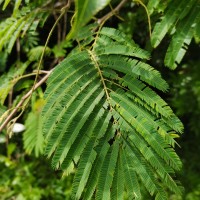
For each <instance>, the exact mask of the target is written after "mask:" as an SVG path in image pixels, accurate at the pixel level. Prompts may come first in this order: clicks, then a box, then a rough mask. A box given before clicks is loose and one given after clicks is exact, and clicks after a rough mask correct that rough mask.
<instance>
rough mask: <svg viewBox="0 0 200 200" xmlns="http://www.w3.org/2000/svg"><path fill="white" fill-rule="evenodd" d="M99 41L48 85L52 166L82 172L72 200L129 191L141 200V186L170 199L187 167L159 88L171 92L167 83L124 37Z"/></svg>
mask: <svg viewBox="0 0 200 200" xmlns="http://www.w3.org/2000/svg"><path fill="white" fill-rule="evenodd" d="M94 34H95V33H94ZM94 34H92V35H94ZM92 35H90V38H93V41H94V42H93V45H92V48H90V46H87V45H85V44H84V41H83V44H84V45H83V46H82V48H81V50H80V49H79V50H78V49H76V50H75V51H72V53H70V54H69V56H68V57H67V58H66V59H65V60H63V61H62V62H61V63H60V64H59V65H58V66H57V67H56V68H55V70H54V71H53V72H52V74H51V75H50V78H49V79H48V81H47V90H46V92H45V101H46V104H45V106H44V109H43V111H42V116H43V120H44V121H43V131H44V137H45V140H46V142H47V146H46V150H45V153H46V155H47V156H48V157H52V166H53V167H54V168H61V169H63V170H64V171H65V170H66V173H70V172H72V171H73V170H74V168H75V166H77V171H76V174H75V178H74V183H73V190H72V198H73V199H87V200H88V199H91V198H92V197H95V199H106V200H107V199H123V197H124V193H125V192H126V193H127V196H128V198H129V199H132V198H135V199H141V198H142V193H141V191H140V187H139V184H140V183H142V184H144V186H145V187H146V189H147V191H149V193H150V194H151V195H155V196H156V198H157V199H161V197H162V199H166V198H167V197H166V194H165V188H168V189H169V190H171V191H172V192H175V193H178V194H179V193H181V191H180V188H179V186H178V185H177V183H176V182H175V181H174V180H173V179H172V177H171V175H174V172H175V171H176V170H180V168H181V162H180V159H179V158H178V156H177V155H176V153H175V152H174V150H173V148H172V146H174V144H175V141H174V139H173V137H172V136H171V135H170V134H169V131H172V130H174V131H177V132H182V128H183V127H182V124H181V122H180V121H179V119H178V118H177V117H176V116H175V115H174V113H173V111H172V110H171V109H170V108H169V106H168V105H167V103H166V102H165V101H164V100H162V99H161V97H159V96H158V95H157V94H156V93H155V92H154V91H153V89H152V88H153V87H155V88H158V89H160V90H163V91H166V90H167V88H168V85H167V83H166V82H165V81H164V80H163V79H162V77H161V75H160V73H159V72H158V71H156V70H155V69H154V68H153V67H151V66H150V65H148V64H146V63H145V62H144V59H145V58H146V59H148V58H149V55H148V53H147V52H146V51H144V50H142V49H140V48H139V47H138V45H136V44H135V43H134V42H133V41H131V40H130V39H129V38H127V37H126V36H125V35H124V34H123V33H121V32H119V31H117V30H115V29H109V28H103V29H102V30H101V31H100V32H99V33H98V35H97V36H94V37H93V36H92ZM90 43H91V42H90ZM109 43H110V44H111V45H110V46H108V44H109ZM141 60H143V61H141ZM120 177H121V178H120ZM119 178H120V179H121V180H122V182H121V183H120V179H119ZM160 181H161V182H162V184H160Z"/></svg>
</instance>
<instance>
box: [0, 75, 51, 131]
mask: <svg viewBox="0 0 200 200" xmlns="http://www.w3.org/2000/svg"><path fill="white" fill-rule="evenodd" d="M51 72H52V71H49V73H48V74H47V75H46V76H44V77H43V78H42V79H41V80H40V81H39V82H38V83H36V84H35V85H34V86H33V88H32V89H31V90H29V91H28V92H27V93H26V94H25V95H24V96H23V97H22V98H21V100H20V102H19V103H18V104H17V106H16V107H15V108H14V109H13V111H12V112H11V113H10V114H9V115H8V117H7V118H6V120H5V121H4V122H3V123H2V125H1V126H0V132H1V131H2V130H3V128H5V126H6V125H7V124H8V123H9V121H10V120H11V119H12V117H13V116H14V114H15V113H16V112H17V111H18V109H19V108H20V107H21V106H22V105H23V103H24V101H25V100H26V99H27V98H29V97H30V96H31V95H32V92H33V91H35V90H36V89H37V88H38V87H40V86H41V85H42V84H43V83H44V82H45V81H46V80H47V78H48V77H49V75H50V74H51Z"/></svg>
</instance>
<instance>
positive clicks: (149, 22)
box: [133, 0, 151, 38]
mask: <svg viewBox="0 0 200 200" xmlns="http://www.w3.org/2000/svg"><path fill="white" fill-rule="evenodd" d="M133 1H135V2H138V3H139V4H140V5H141V6H142V7H143V8H144V9H145V12H146V14H147V19H148V25H149V37H150V38H151V18H150V15H149V11H148V9H147V7H146V5H145V4H144V3H143V2H142V1H141V0H133Z"/></svg>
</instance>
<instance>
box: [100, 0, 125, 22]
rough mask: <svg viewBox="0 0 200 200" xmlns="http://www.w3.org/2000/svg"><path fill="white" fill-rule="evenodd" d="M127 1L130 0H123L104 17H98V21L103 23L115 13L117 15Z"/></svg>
mask: <svg viewBox="0 0 200 200" xmlns="http://www.w3.org/2000/svg"><path fill="white" fill-rule="evenodd" d="M127 1H128V0H122V1H121V2H120V3H119V4H118V5H117V6H116V7H115V8H114V9H113V10H112V11H110V12H109V13H107V14H106V15H104V16H103V17H102V18H100V19H98V23H99V24H101V23H103V22H104V21H106V20H107V19H109V18H110V17H112V16H113V15H116V14H117V13H118V12H119V10H120V9H121V8H122V7H123V5H124V4H125V3H126V2H127Z"/></svg>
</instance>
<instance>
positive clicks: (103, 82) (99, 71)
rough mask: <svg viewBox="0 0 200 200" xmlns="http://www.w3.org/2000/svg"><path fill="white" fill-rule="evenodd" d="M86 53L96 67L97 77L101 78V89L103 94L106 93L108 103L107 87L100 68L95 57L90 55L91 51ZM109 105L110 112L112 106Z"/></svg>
mask: <svg viewBox="0 0 200 200" xmlns="http://www.w3.org/2000/svg"><path fill="white" fill-rule="evenodd" d="M88 52H89V54H90V56H91V59H92V60H93V62H94V65H95V67H96V68H97V70H98V73H99V76H100V78H101V82H102V84H103V89H104V91H105V93H106V97H107V100H108V102H110V95H109V93H108V89H107V87H106V83H105V81H104V78H103V75H102V72H101V69H100V67H99V64H98V62H97V61H96V58H95V55H94V54H93V53H92V51H89V50H88ZM109 105H110V110H112V106H111V104H110V103H109Z"/></svg>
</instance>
